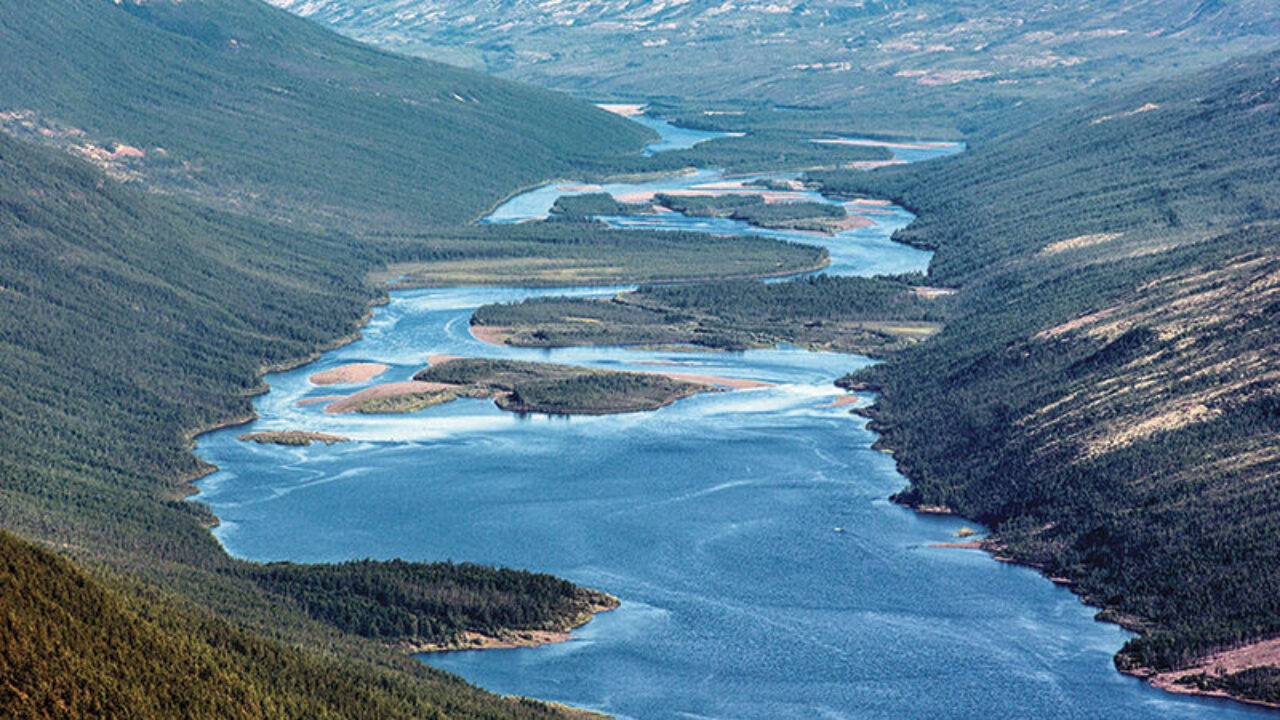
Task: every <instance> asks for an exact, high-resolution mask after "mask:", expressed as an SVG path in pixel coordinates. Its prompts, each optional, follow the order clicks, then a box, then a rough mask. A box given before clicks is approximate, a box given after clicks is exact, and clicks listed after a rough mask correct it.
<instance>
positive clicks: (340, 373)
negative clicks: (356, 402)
mask: <svg viewBox="0 0 1280 720" xmlns="http://www.w3.org/2000/svg"><path fill="white" fill-rule="evenodd" d="M390 369H391V366H390V365H383V364H382V363H351V364H350V365H343V366H341V367H336V368H333V369H332V370H325V371H324V372H318V373H316V374H315V375H312V376H311V382H312V384H314V385H336V384H338V383H356V382H365V381H366V380H370V379H372V378H374V377H377V376H378V375H381V374H382V373H384V372H386V371H388V370H390Z"/></svg>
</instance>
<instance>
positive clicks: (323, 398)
mask: <svg viewBox="0 0 1280 720" xmlns="http://www.w3.org/2000/svg"><path fill="white" fill-rule="evenodd" d="M345 397H346V395H321V396H320V397H312V398H302V399H301V400H299V401H298V403H297V404H298V405H314V404H315V403H322V402H333V401H334V400H341V399H343V398H345Z"/></svg>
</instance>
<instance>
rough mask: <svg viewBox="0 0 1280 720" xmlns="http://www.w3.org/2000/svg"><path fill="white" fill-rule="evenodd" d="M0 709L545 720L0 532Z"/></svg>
mask: <svg viewBox="0 0 1280 720" xmlns="http://www.w3.org/2000/svg"><path fill="white" fill-rule="evenodd" d="M0 587H3V588H4V592H3V593H0V678H3V682H0V715H3V716H4V717H5V718H10V719H12V720H26V719H29V718H125V717H128V718H138V719H139V720H146V719H150V718H155V719H156V720H168V719H170V718H193V719H194V718H212V719H216V720H227V719H230V718H236V719H239V718H246V719H247V718H264V719H266V718H271V719H273V720H275V719H280V718H299V719H302V718H306V719H307V720H312V719H317V718H354V717H367V718H444V717H449V718H512V719H515V718H552V717H563V716H564V713H563V712H561V711H558V710H555V709H552V708H548V707H546V706H543V705H541V704H539V703H533V702H522V701H514V700H505V699H501V698H498V697H495V696H493V695H488V694H486V693H483V692H480V691H477V690H476V689H475V688H472V687H471V686H469V685H466V684H465V683H462V682H460V681H457V680H455V679H451V678H448V677H445V676H443V674H441V673H436V672H433V671H430V670H428V669H427V668H425V667H422V666H421V665H420V664H418V663H416V662H414V663H413V665H418V667H416V668H414V667H413V665H410V664H409V663H408V662H407V663H406V667H407V668H411V669H410V670H408V671H404V672H401V673H393V672H389V671H388V670H386V669H384V668H375V667H371V666H368V665H364V664H354V665H353V664H351V663H343V662H339V661H338V660H335V659H318V658H317V657H315V656H312V655H308V654H306V653H304V652H301V651H299V650H297V649H294V648H288V647H285V646H283V645H281V644H279V643H274V642H269V641H266V640H263V639H261V638H258V637H254V636H253V635H251V634H249V633H246V632H244V631H242V630H238V629H236V628H234V627H232V626H231V625H229V624H228V623H226V622H224V621H221V620H217V619H215V618H213V617H211V616H210V615H209V614H208V613H206V612H203V611H201V610H198V609H196V608H193V607H191V606H189V605H185V604H183V603H181V602H177V601H173V600H169V599H165V598H162V597H156V596H144V595H129V594H126V593H124V592H121V589H120V588H113V587H111V586H108V585H106V584H104V583H103V582H102V581H99V580H97V579H95V578H93V577H92V576H90V575H89V574H87V573H85V572H84V571H83V570H80V569H78V568H76V567H75V566H73V565H72V564H71V563H70V562H68V561H67V560H65V559H63V558H60V557H57V556H55V555H53V554H52V553H50V552H48V551H47V550H43V549H39V548H36V547H34V546H32V545H30V544H27V543H25V542H23V541H21V540H18V539H17V538H14V537H13V536H12V535H10V534H8V533H6V532H3V531H0Z"/></svg>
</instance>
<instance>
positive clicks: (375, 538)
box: [199, 138, 1265, 720]
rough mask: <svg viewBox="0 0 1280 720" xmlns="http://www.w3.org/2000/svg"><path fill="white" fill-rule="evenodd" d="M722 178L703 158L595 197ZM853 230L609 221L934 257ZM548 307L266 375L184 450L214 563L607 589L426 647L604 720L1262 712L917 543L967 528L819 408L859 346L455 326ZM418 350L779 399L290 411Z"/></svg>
mask: <svg viewBox="0 0 1280 720" xmlns="http://www.w3.org/2000/svg"><path fill="white" fill-rule="evenodd" d="M696 139H698V138H695V139H694V140H695V141H696ZM953 149H954V148H943V149H936V150H934V151H933V152H932V153H928V152H920V151H916V152H915V153H914V154H913V156H912V158H911V159H923V158H922V157H921V155H926V156H927V155H930V154H939V153H943V152H947V151H949V150H953ZM771 177H775V178H785V177H786V176H784V175H776V176H771ZM721 182H724V179H723V178H721V177H719V175H717V174H716V173H714V172H710V171H704V172H702V173H699V174H698V175H695V176H685V177H679V178H668V179H665V180H662V181H655V182H653V183H646V184H643V185H640V186H635V185H633V186H609V187H607V188H606V190H609V191H612V192H618V193H623V194H625V193H634V192H646V191H652V190H655V189H657V190H672V189H688V188H690V187H694V186H697V185H699V184H705V183H721ZM564 187H565V186H549V187H548V188H544V189H541V190H535V191H533V192H531V193H529V194H527V195H523V196H520V197H517V198H515V199H513V200H511V201H510V202H508V203H506V204H504V205H503V206H502V207H501V208H499V209H498V210H497V211H495V213H494V214H493V215H492V216H491V217H490V218H489V220H490V221H492V222H511V221H516V220H521V219H527V218H530V217H540V216H544V215H545V213H546V211H547V208H549V207H550V204H551V202H553V201H554V197H555V195H556V194H558V193H563V192H566V190H565V189H564ZM571 187H572V186H571ZM583 191H585V190H582V189H581V188H573V189H570V190H568V192H583ZM868 217H870V218H871V219H872V220H874V224H873V225H870V226H868V227H864V228H859V229H857V230H852V231H848V232H846V233H841V234H840V235H839V236H837V237H834V238H823V237H820V236H813V235H805V234H801V233H787V232H778V231H762V230H758V229H755V228H748V227H746V226H744V225H742V224H739V223H734V222H732V221H727V220H718V221H706V220H701V219H690V218H683V217H682V216H678V215H674V214H667V215H664V216H662V217H660V218H656V219H655V218H648V217H642V218H614V219H613V221H614V222H615V223H616V224H620V225H622V224H646V225H653V224H654V223H655V222H657V223H660V226H661V227H671V228H676V227H678V228H704V229H712V230H716V231H734V232H738V231H746V232H753V233H760V234H769V235H775V236H783V237H786V238H788V239H793V240H797V241H803V242H818V243H821V244H823V245H825V246H827V247H828V248H830V250H831V253H832V258H833V263H832V267H831V268H830V271H831V272H833V273H848V274H874V273H880V272H902V271H908V270H923V269H924V268H925V266H926V265H927V262H928V259H929V256H928V254H927V253H923V252H920V251H918V250H914V249H911V248H906V247H903V246H900V245H896V244H894V243H891V242H889V240H888V236H889V235H890V234H891V233H892V231H893V230H894V229H896V228H898V227H901V226H902V225H903V224H905V223H906V222H909V221H910V219H911V216H910V215H909V214H908V213H906V212H905V211H903V210H901V209H899V208H884V207H882V208H879V212H876V213H874V214H871V215H869V216H868ZM617 290H619V288H607V289H600V288H577V289H568V290H564V289H561V290H556V291H551V292H552V293H553V294H575V295H596V294H607V293H611V292H616V291H617ZM543 294H548V291H546V290H529V289H512V288H451V289H441V290H417V291H409V292H397V293H394V294H393V296H392V302H391V303H390V304H389V305H387V306H386V307H383V308H380V309H379V310H378V311H377V313H376V314H375V316H374V318H373V320H372V322H371V323H370V324H369V326H368V327H367V328H366V330H365V332H364V337H363V339H361V340H359V341H358V342H355V343H352V344H350V345H347V346H345V347H343V348H340V349H338V350H335V351H333V352H330V353H326V354H325V355H324V357H323V358H321V359H320V360H318V361H317V362H315V363H312V364H311V365H308V366H306V367H303V368H299V369H297V370H293V371H290V372H285V373H279V374H273V375H270V376H268V377H267V382H268V383H269V384H270V386H271V392H270V393H269V394H267V395H264V396H262V397H261V398H259V399H258V401H257V403H256V406H257V411H258V414H259V416H260V418H259V419H258V420H256V421H254V422H253V423H252V424H251V425H250V426H249V427H248V428H244V427H239V428H234V429H226V430H221V431H217V432H214V433H210V434H208V435H204V436H202V437H201V438H200V442H199V454H200V456H201V457H203V458H204V459H205V460H207V461H209V462H211V463H214V464H216V465H218V466H219V467H220V468H221V470H220V471H219V472H217V473H215V474H213V475H210V476H209V477H207V478H206V479H204V480H203V481H202V482H201V483H200V487H201V491H202V493H201V495H200V496H199V499H200V500H202V501H204V502H206V503H208V504H209V505H210V506H211V507H212V509H213V511H214V512H215V513H217V515H218V516H219V517H220V518H221V519H222V521H223V522H222V525H221V527H219V528H218V529H217V530H216V531H215V532H216V534H217V536H218V538H219V539H220V540H221V541H222V543H223V544H224V545H225V546H226V548H227V550H228V551H229V552H231V553H232V554H234V555H236V556H239V557H244V558H250V559H254V560H264V561H266V560H293V561H299V562H332V561H341V560H346V559H352V558H365V557H373V558H393V557H402V558H405V559H411V560H443V559H453V560H459V561H461V560H467V561H476V562H482V563H490V564H495V565H506V566H512V567H518V568H528V569H532V570H538V571H544V572H550V573H554V574H556V575H559V576H561V577H565V578H568V579H570V580H572V581H574V582H577V583H580V584H583V585H587V586H590V587H594V588H598V589H601V590H604V591H606V592H609V593H612V594H614V595H617V596H618V597H620V598H621V599H622V601H623V605H622V607H621V608H619V609H618V610H615V611H612V612H609V613H604V614H601V615H599V616H598V617H597V618H596V619H595V620H594V621H593V622H591V623H590V624H588V625H586V626H584V627H583V628H581V629H579V630H578V631H576V632H575V636H576V638H577V639H576V640H575V641H572V642H568V643H562V644H558V645H551V646H546V647H542V648H529V649H516V650H488V651H483V652H458V653H447V654H436V655H430V656H424V657H423V660H424V661H425V662H428V663H430V664H432V665H434V666H436V667H440V668H443V669H446V670H449V671H451V672H455V673H458V674H460V675H461V676H463V677H464V678H466V679H467V680H469V681H471V682H473V683H476V684H478V685H481V686H483V687H485V688H488V689H490V690H493V691H495V692H499V693H510V694H518V695H526V696H532V697H538V698H544V699H548V700H556V701H561V702H565V703H569V704H572V705H576V706H580V707H587V708H592V709H597V710H601V711H604V712H608V713H611V714H615V715H618V716H620V717H629V718H644V719H646V720H648V719H654V720H660V719H665V718H762V719H763V718H813V717H820V718H988V719H989V718H1011V719H1012V718H1152V719H1155V718H1198V717H1220V718H1243V717H1254V716H1263V715H1265V713H1262V712H1260V711H1255V710H1252V709H1249V708H1246V707H1244V706H1238V705H1233V704H1229V703H1225V702H1217V701H1212V700H1203V699H1191V698H1183V697H1176V696H1172V695H1168V694H1166V693H1163V692H1161V691H1157V690H1154V689H1151V688H1148V687H1146V686H1145V685H1143V684H1142V683H1140V682H1138V681H1136V680H1133V679H1131V678H1127V677H1124V676H1122V675H1119V674H1118V673H1116V672H1115V670H1114V669H1113V668H1112V666H1111V656H1112V654H1113V653H1114V652H1115V651H1116V650H1117V649H1118V648H1119V647H1120V645H1121V644H1122V643H1123V642H1124V640H1125V639H1126V637H1128V635H1127V633H1125V632H1124V631H1123V630H1121V629H1120V628H1118V627H1116V626H1114V625H1107V624H1102V623H1097V622H1094V621H1093V620H1092V615H1093V612H1094V611H1093V610H1091V609H1090V608H1087V607H1085V606H1083V605H1081V604H1080V603H1079V602H1078V600H1077V599H1076V598H1075V597H1074V596H1073V595H1072V594H1071V593H1069V592H1068V591H1066V590H1064V589H1061V588H1059V587H1057V586H1054V585H1053V584H1051V583H1049V582H1047V581H1046V580H1044V579H1043V578H1041V577H1040V576H1039V575H1038V574H1037V573H1035V572H1034V571H1031V570H1028V569H1025V568H1020V567H1014V566H1010V565H1005V564H1002V563H998V562H994V561H992V560H991V559H990V557H989V556H987V555H986V554H984V553H982V552H979V551H974V550H958V549H948V548H935V547H930V545H931V544H932V543H939V542H947V541H950V540H953V539H954V534H955V532H956V531H957V530H958V529H959V528H961V527H962V526H963V525H964V523H963V522H962V521H960V520H958V519H952V518H938V517H926V516H920V515H916V514H914V513H912V512H910V511H907V510H904V509H902V508H899V507H897V506H894V505H892V504H891V503H889V502H888V501H887V500H886V497H887V496H888V495H889V494H891V493H892V492H894V491H896V490H898V489H900V488H901V487H902V486H903V485H904V484H905V481H904V479H903V478H902V477H901V476H900V475H899V474H898V473H897V472H896V470H895V468H894V463H893V460H892V458H891V457H890V456H888V455H886V454H883V453H880V452H876V451H873V450H872V449H871V448H870V446H871V443H872V442H873V441H874V439H875V436H874V434H873V433H871V432H869V431H868V430H867V429H866V427H865V421H864V420H863V419H861V418H859V417H857V416H854V415H851V414H849V412H848V407H843V408H842V407H831V406H829V405H830V403H831V401H832V400H833V399H834V398H836V397H838V396H839V395H841V394H842V393H841V392H840V391H839V390H838V389H836V388H835V387H834V386H833V385H832V381H833V380H835V379H836V378H838V377H840V376H841V375H843V374H845V373H847V372H849V371H851V370H854V369H856V368H858V367H861V366H863V365H866V364H867V362H868V361H867V360H866V359H864V358H860V357H856V356H849V355H839V354H833V353H814V352H806V351H803V350H800V349H796V348H779V349H776V350H758V351H750V352H744V353H704V352H674V351H666V350H635V349H625V348H568V349H558V350H533V349H517V348H506V347H496V346H491V345H486V344H484V343H481V342H479V341H477V340H476V339H474V338H473V337H472V336H471V335H470V333H469V331H468V320H469V318H470V315H471V312H472V311H473V310H474V309H475V308H476V307H478V306H480V305H482V304H485V303H490V302H498V301H510V300H516V299H520V298H524V297H531V296H535V295H543ZM433 354H453V355H465V356H480V357H509V358H518V359H529V360H543V361H551V362H559V363H569V364H578V365H587V366H592V367H602V368H614V369H633V370H653V369H670V370H673V371H679V372H686V373H692V374H698V375H713V376H728V377H742V378H750V379H755V380H763V381H766V382H770V383H774V386H773V387H766V388H760V389H754V390H737V391H733V392H725V393H709V394H703V395H698V396H695V397H692V398H689V399H685V400H681V401H679V402H677V403H676V404H674V405H672V406H670V407H667V408H664V409H662V410H658V411H656V412H648V413H637V414H630V415H616V416H606V417H575V418H570V419H566V418H554V417H547V416H540V415H532V416H518V415H514V414H511V413H506V412H502V411H500V410H498V409H497V408H496V407H494V406H493V404H492V403H491V402H489V401H481V400H458V401H455V402H453V403H450V404H447V405H443V406H438V407H435V408H430V409H428V410H425V411H421V412H417V413H413V414H409V415H400V416H378V415H327V414H325V413H324V411H323V407H324V403H315V404H306V405H299V404H298V402H299V401H300V400H304V399H307V398H315V397H319V396H324V395H331V394H335V393H337V394H346V393H350V392H353V391H354V390H356V389H359V388H361V387H364V386H365V385H367V384H372V383H381V382H389V381H397V380H406V379H409V378H410V377H411V376H412V375H413V373H414V372H416V371H417V370H419V369H421V368H422V367H424V366H425V363H426V358H427V357H428V356H430V355H433ZM350 362H381V363H386V364H389V365H392V366H393V367H392V369H391V370H390V371H388V372H387V373H385V374H383V375H382V376H380V377H378V378H376V379H374V380H372V381H370V383H364V384H349V385H338V386H329V387H316V386H314V385H312V384H311V383H310V382H309V380H308V377H309V376H310V375H312V374H313V373H315V372H318V371H321V370H324V369H328V368H331V367H336V366H338V365H342V364H346V363H350ZM866 400H867V399H865V398H864V399H863V401H864V402H865V401H866ZM286 429H288V430H309V431H317V432H328V433H336V434H339V435H345V436H347V437H350V438H353V439H354V440H355V441H356V442H352V443H344V444H338V445H334V446H331V447H325V446H322V445H317V446H312V447H304V448H286V447H279V446H271V445H256V444H253V443H244V442H239V441H237V440H236V439H235V436H236V435H237V434H240V433H243V432H246V431H262V430H286Z"/></svg>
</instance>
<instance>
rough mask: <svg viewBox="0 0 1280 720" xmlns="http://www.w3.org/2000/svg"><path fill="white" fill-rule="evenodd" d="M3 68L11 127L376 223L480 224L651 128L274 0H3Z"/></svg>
mask: <svg viewBox="0 0 1280 720" xmlns="http://www.w3.org/2000/svg"><path fill="white" fill-rule="evenodd" d="M0 67H2V68H4V82H3V83H0V129H5V130H8V131H10V132H12V133H16V134H18V135H19V136H22V137H26V138H29V139H32V140H35V141H40V142H46V143H52V144H55V145H58V146H60V147H63V148H65V149H70V150H72V151H73V152H75V153H77V154H79V155H81V156H83V157H85V158H87V159H90V160H91V161H93V162H96V163H98V164H100V165H101V166H103V167H105V168H107V169H108V170H109V171H110V172H111V173H112V174H113V175H115V176H116V177H119V178H123V179H134V180H139V181H143V182H145V183H147V184H148V185H150V186H152V187H156V188H160V189H162V190H164V191H166V192H170V193H180V194H184V195H187V196H193V197H197V198H200V199H202V200H206V201H209V202H212V203H215V204H216V205H218V206H220V207H223V208H227V209H234V210H242V211H249V212H252V213H255V214H260V215H266V216H269V217H276V218H285V219H290V220H295V221H302V222H306V223H309V224H326V225H338V226H341V227H344V228H346V229H350V230H358V231H361V232H364V231H368V230H409V229H417V228H418V227H420V226H421V225H422V224H424V223H426V222H435V223H446V222H463V221H469V220H471V219H473V218H475V217H476V216H477V215H479V214H480V213H481V212H482V211H484V210H485V209H486V208H487V207H488V206H489V205H490V204H492V203H493V202H494V201H495V200H496V199H499V198H501V197H502V196H503V195H506V194H508V193H510V192H511V191H512V190H514V189H515V188H518V187H521V186H524V185H528V184H531V183H535V182H538V181H541V180H544V179H546V178H549V177H555V176H557V175H559V174H562V173H565V172H567V171H568V170H569V169H570V168H571V167H574V162H575V160H577V159H585V158H591V159H593V160H594V161H597V162H598V161H600V160H601V159H602V158H605V157H608V156H611V155H617V156H622V155H624V154H631V153H634V152H635V151H636V150H638V149H639V148H640V146H641V145H642V144H643V142H645V141H646V139H648V138H649V132H648V131H647V130H645V129H644V128H642V127H640V126H638V125H636V124H634V123H630V122H627V121H626V120H623V119H621V118H617V117H614V116H612V115H609V114H608V113H605V112H604V111H602V110H598V109H596V108H594V107H591V106H589V105H587V104H585V103H582V102H579V101H575V100H573V99H571V98H569V97H567V96H564V95H560V94H556V93H550V92H547V91H544V90H539V89H537V88H532V87H528V86H521V85H516V84H514V83H510V82H506V81H502V80H498V79H496V78H492V77H489V76H485V75H482V74H479V73H475V72H469V71H465V70H460V69H457V68H453V67H449V66H447V65H442V64H439V63H433V62H429V61H425V60H414V59H410V58H403V57H397V56H394V55H389V54H386V53H383V52H379V51H377V50H374V49H371V48H369V47H366V46H362V45H358V44H356V43H354V42H351V41H349V40H345V39H343V38H341V37H339V36H338V35H336V34H334V33H331V32H328V31H325V30H323V29H322V28H320V27H317V26H316V25H314V24H312V23H309V22H306V21H303V20H299V19H297V18H294V17H292V16H290V15H289V14H288V13H285V12H282V11H279V10H276V9H274V8H272V7H270V6H268V5H266V4H265V3H262V2H259V1H258V0H202V1H201V2H177V1H174V0H148V2H145V3H144V2H141V1H140V0H124V1H122V2H111V0H50V1H48V2H39V3H32V2H23V1H22V0H3V2H0Z"/></svg>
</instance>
